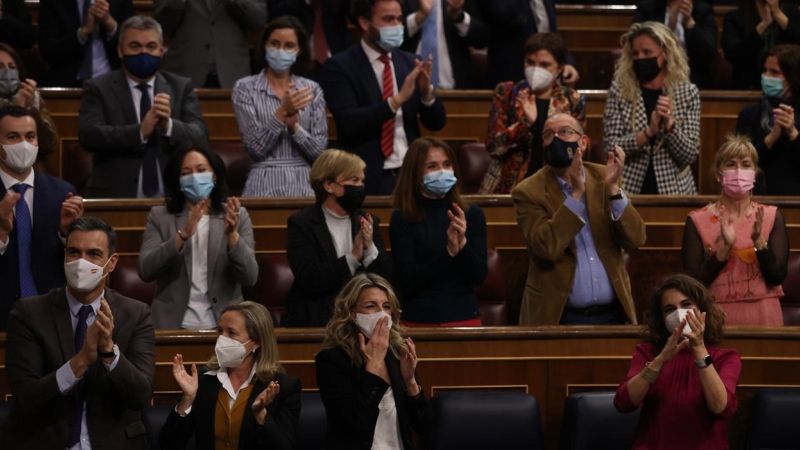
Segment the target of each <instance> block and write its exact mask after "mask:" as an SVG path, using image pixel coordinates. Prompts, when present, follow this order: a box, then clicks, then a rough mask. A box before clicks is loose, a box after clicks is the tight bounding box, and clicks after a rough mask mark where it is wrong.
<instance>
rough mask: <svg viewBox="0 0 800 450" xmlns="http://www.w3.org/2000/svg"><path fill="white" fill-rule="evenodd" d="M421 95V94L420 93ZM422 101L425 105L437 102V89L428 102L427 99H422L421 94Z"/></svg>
mask: <svg viewBox="0 0 800 450" xmlns="http://www.w3.org/2000/svg"><path fill="white" fill-rule="evenodd" d="M420 95H421V94H420ZM420 101H421V102H422V104H423V105H425V106H431V105H432V104H434V103H436V91H434V93H433V96H432V97H431V99H430V101H427V102H426V101H425V100H422V97H421V96H420Z"/></svg>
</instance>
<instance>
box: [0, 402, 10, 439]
mask: <svg viewBox="0 0 800 450" xmlns="http://www.w3.org/2000/svg"><path fill="white" fill-rule="evenodd" d="M9 411H11V402H0V433H2V432H3V427H4V426H5V425H6V420H8V412H9Z"/></svg>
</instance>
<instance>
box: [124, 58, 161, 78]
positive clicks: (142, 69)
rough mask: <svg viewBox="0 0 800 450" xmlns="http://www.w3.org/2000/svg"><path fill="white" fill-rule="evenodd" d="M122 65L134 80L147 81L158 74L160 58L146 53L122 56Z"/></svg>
mask: <svg viewBox="0 0 800 450" xmlns="http://www.w3.org/2000/svg"><path fill="white" fill-rule="evenodd" d="M122 65H123V66H125V69H126V70H127V71H128V72H130V74H131V75H133V76H135V77H136V78H141V79H148V78H150V77H152V76H153V75H155V74H156V72H158V68H159V67H160V66H161V58H159V57H158V56H153V55H151V54H149V53H147V52H142V53H138V54H136V55H122Z"/></svg>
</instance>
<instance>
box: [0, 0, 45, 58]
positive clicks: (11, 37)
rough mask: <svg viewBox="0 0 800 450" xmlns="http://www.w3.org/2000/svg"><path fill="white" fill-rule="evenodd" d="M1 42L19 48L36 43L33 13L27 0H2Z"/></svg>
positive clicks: (0, 13) (0, 6) (0, 5)
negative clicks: (27, 4)
mask: <svg viewBox="0 0 800 450" xmlns="http://www.w3.org/2000/svg"><path fill="white" fill-rule="evenodd" d="M0 42H2V43H4V44H8V45H10V46H12V47H16V48H19V49H29V48H31V47H33V44H35V43H36V33H35V32H34V30H33V24H32V23H31V13H30V12H29V11H28V7H27V6H26V5H25V0H3V1H2V2H0Z"/></svg>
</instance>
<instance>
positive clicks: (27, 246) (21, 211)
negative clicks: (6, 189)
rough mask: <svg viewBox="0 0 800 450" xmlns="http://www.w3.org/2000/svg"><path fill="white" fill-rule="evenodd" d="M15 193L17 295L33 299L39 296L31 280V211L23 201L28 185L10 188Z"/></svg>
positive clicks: (20, 184)
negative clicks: (17, 262) (17, 197)
mask: <svg viewBox="0 0 800 450" xmlns="http://www.w3.org/2000/svg"><path fill="white" fill-rule="evenodd" d="M11 189H13V190H14V191H16V192H17V193H18V194H19V195H20V198H19V200H17V204H16V205H15V206H14V212H15V213H16V216H17V223H16V227H17V256H18V257H19V293H20V296H21V297H23V298H24V297H33V296H34V295H39V290H38V289H36V281H35V280H34V279H33V262H32V261H31V259H32V257H31V255H32V252H33V248H32V244H33V224H32V223H31V210H30V208H28V202H26V201H25V191H26V190H27V189H28V185H27V184H25V183H18V184H15V185H14V186H12V187H11Z"/></svg>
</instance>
